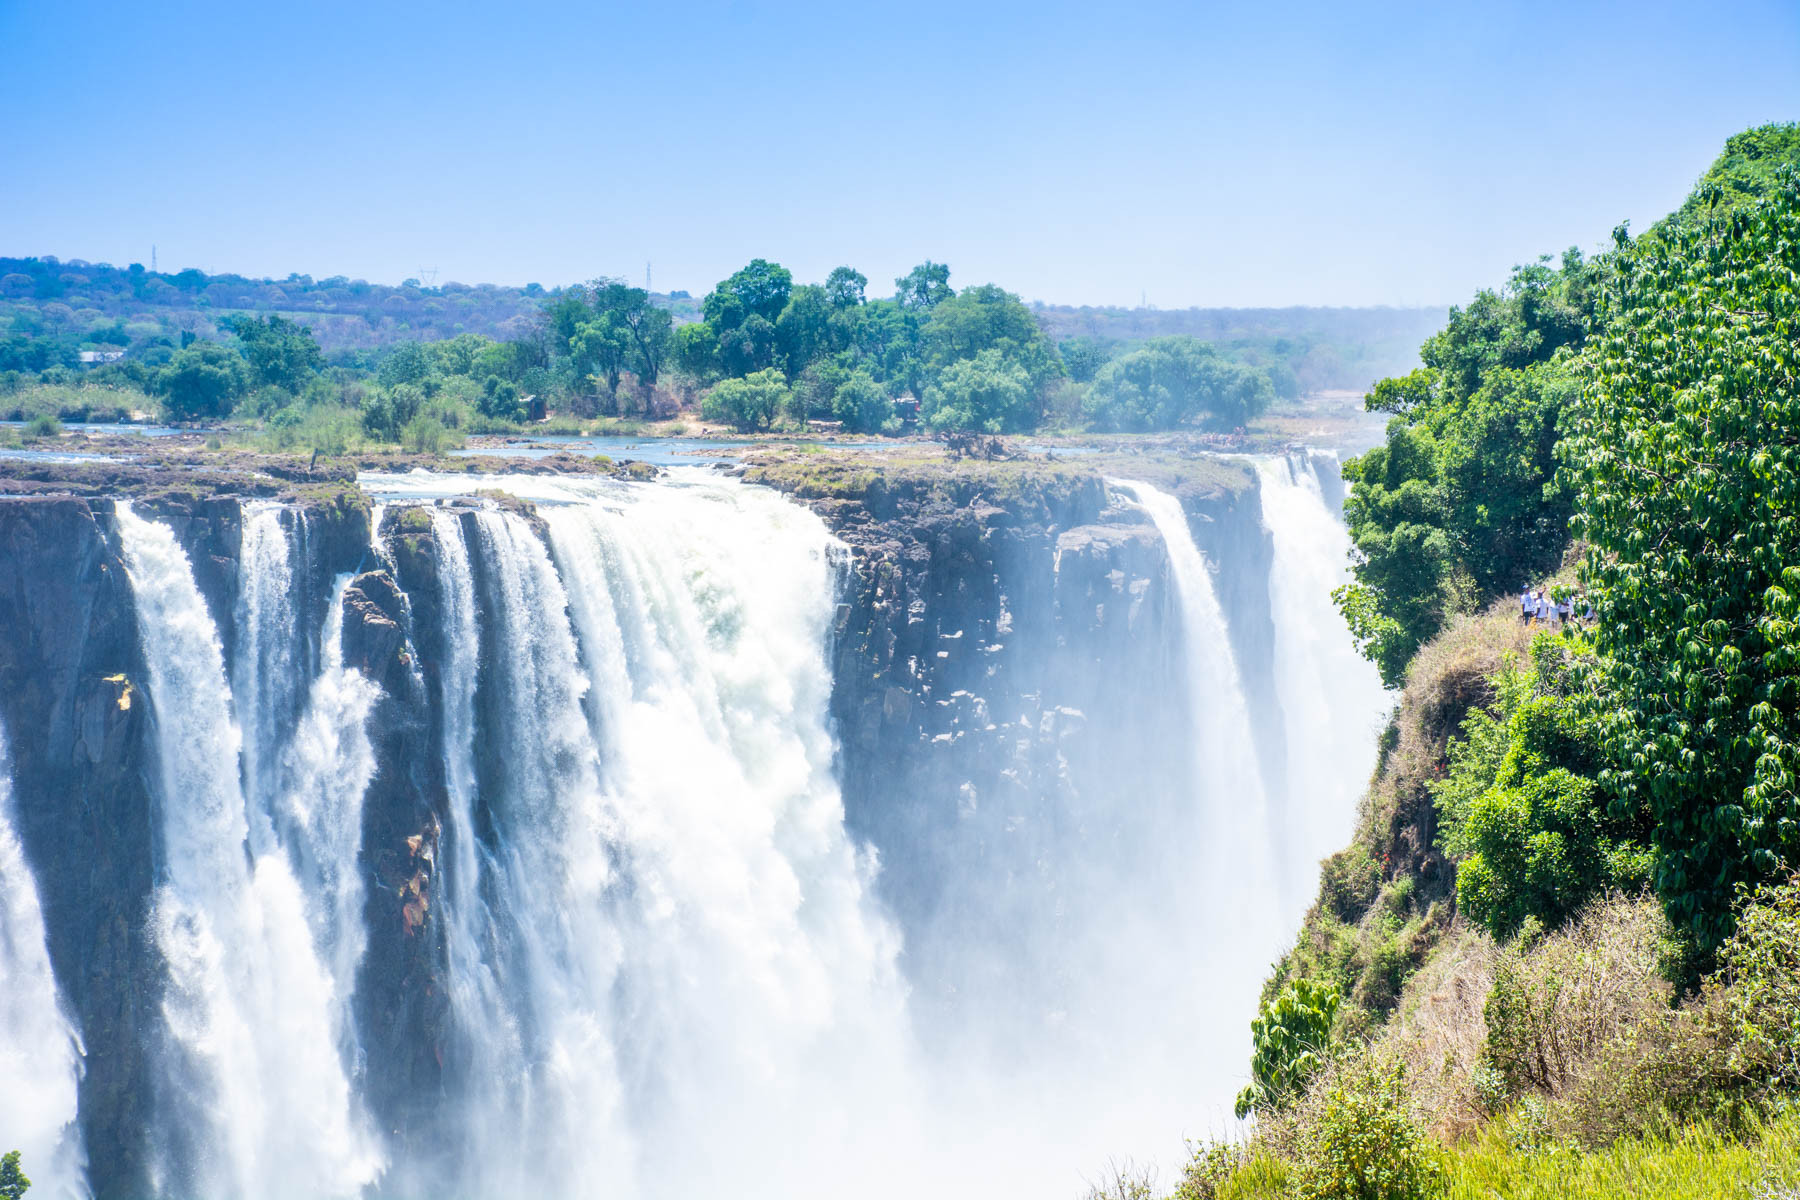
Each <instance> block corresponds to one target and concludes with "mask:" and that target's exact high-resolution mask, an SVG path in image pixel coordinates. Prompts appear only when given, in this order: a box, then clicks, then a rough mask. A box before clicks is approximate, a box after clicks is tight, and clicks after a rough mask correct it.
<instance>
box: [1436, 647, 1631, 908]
mask: <svg viewBox="0 0 1800 1200" xmlns="http://www.w3.org/2000/svg"><path fill="white" fill-rule="evenodd" d="M1531 659H1532V661H1531V664H1530V666H1529V667H1525V668H1520V667H1518V666H1517V665H1516V664H1515V663H1514V662H1513V661H1511V660H1508V661H1507V663H1506V664H1505V666H1504V667H1503V668H1502V669H1501V670H1500V672H1499V673H1498V674H1497V675H1496V676H1495V677H1494V678H1493V680H1492V683H1493V685H1494V688H1495V692H1496V699H1495V701H1494V703H1493V704H1492V705H1491V706H1489V707H1488V708H1487V709H1485V710H1484V709H1480V708H1476V709H1471V710H1470V712H1469V714H1468V716H1467V717H1465V718H1464V720H1463V726H1462V732H1463V736H1462V738H1461V739H1458V740H1453V741H1452V742H1451V743H1450V746H1449V751H1448V757H1449V763H1450V765H1449V770H1448V772H1447V773H1446V775H1445V777H1444V778H1443V779H1441V780H1439V781H1437V782H1435V783H1433V784H1432V785H1431V791H1432V798H1433V800H1434V802H1435V803H1436V805H1437V811H1438V838H1439V841H1440V843H1441V844H1442V846H1443V849H1444V852H1445V854H1446V855H1448V856H1449V857H1450V858H1451V859H1452V860H1455V861H1456V862H1457V869H1456V902H1457V909H1458V911H1459V912H1461V913H1462V914H1463V915H1464V916H1466V917H1468V918H1469V919H1470V920H1472V921H1474V922H1475V923H1476V924H1478V925H1481V926H1482V927H1483V928H1485V929H1487V930H1488V932H1490V933H1492V934H1493V935H1494V936H1495V937H1500V938H1506V937H1511V936H1512V935H1513V934H1515V933H1517V932H1518V930H1519V928H1520V927H1521V926H1522V925H1523V924H1524V923H1525V920H1526V918H1528V917H1536V918H1537V919H1538V920H1539V921H1541V922H1543V923H1544V924H1545V925H1547V926H1550V927H1555V926H1557V925H1560V924H1562V923H1563V922H1564V921H1565V920H1567V919H1568V918H1569V917H1571V916H1573V915H1574V914H1575V913H1576V912H1577V911H1579V910H1580V909H1581V908H1582V906H1584V905H1585V904H1586V903H1587V902H1588V901H1589V900H1591V899H1593V897H1594V896H1595V895H1597V894H1600V893H1604V892H1607V891H1612V890H1615V889H1616V890H1620V891H1637V890H1639V889H1641V888H1642V887H1643V886H1644V885H1645V884H1646V883H1648V882H1649V878H1650V861H1651V856H1650V850H1649V832H1650V831H1649V830H1648V829H1646V828H1645V827H1644V822H1643V820H1642V819H1641V817H1640V816H1639V815H1638V814H1635V813H1626V814H1624V815H1623V816H1622V817H1620V816H1614V815H1612V814H1610V813H1609V812H1608V809H1607V805H1606V801H1605V796H1604V795H1603V793H1602V790H1601V787H1600V772H1601V770H1602V768H1603V766H1604V758H1603V747H1602V742H1601V732H1600V725H1599V720H1598V718H1597V717H1596V716H1595V715H1594V712H1593V706H1592V705H1591V704H1589V703H1586V701H1587V700H1588V699H1589V696H1588V694H1587V681H1588V679H1589V677H1590V674H1591V667H1592V662H1593V655H1592V651H1591V649H1590V648H1588V647H1587V646H1586V644H1585V643H1582V642H1579V641H1576V640H1573V639H1570V638H1566V637H1553V636H1551V635H1549V634H1541V635H1539V637H1538V638H1537V639H1536V641H1534V642H1533V644H1532V649H1531Z"/></svg>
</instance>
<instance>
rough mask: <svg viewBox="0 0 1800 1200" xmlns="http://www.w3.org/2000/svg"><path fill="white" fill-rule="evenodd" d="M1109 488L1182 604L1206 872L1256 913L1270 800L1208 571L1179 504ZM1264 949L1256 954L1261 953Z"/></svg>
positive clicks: (1129, 486)
mask: <svg viewBox="0 0 1800 1200" xmlns="http://www.w3.org/2000/svg"><path fill="white" fill-rule="evenodd" d="M1109 482H1110V483H1111V484H1112V485H1113V486H1114V487H1117V488H1121V489H1123V490H1125V491H1127V492H1129V493H1131V495H1132V496H1133V497H1134V498H1135V499H1136V501H1137V503H1138V505H1139V507H1141V508H1142V509H1143V510H1144V512H1145V513H1146V514H1148V515H1149V517H1150V520H1151V522H1152V523H1153V524H1155V526H1156V531H1157V532H1158V533H1159V534H1161V535H1162V539H1163V546H1164V548H1165V550H1166V551H1167V553H1168V556H1169V568H1170V571H1171V574H1172V575H1173V577H1174V581H1175V591H1176V595H1177V596H1178V597H1179V599H1180V602H1181V626H1182V643H1183V648H1184V653H1185V655H1186V666H1187V677H1188V691H1189V708H1190V710H1191V711H1192V713H1193V720H1194V726H1193V735H1194V738H1193V753H1194V760H1195V784H1196V791H1197V794H1198V801H1199V803H1200V804H1202V805H1204V806H1205V810H1206V813H1207V845H1206V850H1205V854H1206V859H1205V861H1206V864H1207V867H1206V870H1207V872H1208V874H1209V875H1215V876H1216V877H1217V878H1220V879H1226V878H1228V879H1229V880H1230V881H1231V886H1232V891H1233V892H1235V893H1236V894H1237V895H1239V896H1246V895H1247V896H1255V897H1258V898H1259V900H1258V902H1257V903H1256V904H1254V905H1252V906H1251V907H1253V908H1255V909H1259V910H1260V909H1261V907H1262V899H1261V898H1265V897H1266V896H1267V894H1268V889H1269V887H1270V886H1271V884H1272V882H1273V879H1274V861H1273V856H1272V847H1271V839H1270V834H1271V829H1270V826H1269V812H1268V798H1267V795H1266V794H1265V789H1264V786H1263V780H1262V772H1261V770H1260V768H1259V767H1258V766H1257V762H1256V752H1255V742H1254V740H1253V739H1252V736H1251V732H1250V710H1249V705H1248V704H1247V702H1246V701H1245V697H1244V687H1243V681H1242V679H1241V677H1240V676H1239V674H1238V666H1237V660H1236V657H1235V656H1234V655H1233V653H1232V649H1231V635H1230V631H1229V630H1228V629H1227V628H1226V625H1225V613H1224V610H1223V609H1222V608H1221V607H1220V605H1219V598H1218V593H1217V591H1216V590H1215V589H1214V587H1213V577H1212V568H1211V566H1210V565H1209V564H1208V563H1207V561H1206V558H1205V556H1204V555H1203V554H1202V553H1201V552H1200V547H1199V546H1198V545H1197V544H1196V543H1195V541H1194V534H1193V531H1192V530H1191V529H1190V528H1189V527H1188V520H1187V514H1186V513H1185V512H1184V511H1183V510H1182V507H1181V501H1180V500H1178V499H1176V498H1175V497H1174V496H1172V495H1170V494H1169V493H1167V492H1164V491H1161V490H1159V489H1157V488H1155V487H1153V486H1151V485H1150V484H1148V483H1141V482H1137V481H1134V480H1111V481H1109ZM1240 929H1242V926H1241V925H1240ZM1267 944H1268V943H1266V942H1265V943H1264V944H1263V946H1262V947H1261V948H1259V951H1258V952H1259V953H1265V952H1266V947H1267Z"/></svg>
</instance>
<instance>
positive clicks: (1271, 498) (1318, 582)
mask: <svg viewBox="0 0 1800 1200" xmlns="http://www.w3.org/2000/svg"><path fill="white" fill-rule="evenodd" d="M1326 461H1327V462H1329V464H1330V465H1331V466H1332V467H1335V466H1336V460H1335V459H1328V460H1326ZM1255 462H1256V470H1257V473H1258V475H1259V476H1260V479H1261V483H1262V512H1263V525H1264V527H1265V528H1266V529H1267V530H1268V531H1269V534H1270V536H1271V539H1272V540H1273V542H1274V550H1275V554H1274V563H1273V565H1272V567H1271V569H1270V574H1269V599H1270V603H1271V604H1272V605H1273V607H1274V610H1275V611H1274V614H1273V615H1274V618H1275V678H1276V689H1277V692H1278V694H1279V695H1280V698H1281V711H1282V720H1283V723H1284V726H1285V732H1286V735H1287V748H1288V763H1287V794H1286V795H1285V796H1282V797H1280V798H1278V803H1277V811H1278V816H1277V819H1276V826H1277V828H1278V829H1279V831H1280V833H1279V837H1278V839H1277V841H1278V844H1279V846H1280V847H1281V853H1282V855H1283V856H1284V859H1285V868H1286V869H1285V870H1284V871H1283V872H1282V878H1283V880H1284V884H1285V886H1284V894H1283V896H1282V900H1281V911H1282V926H1281V927H1282V928H1283V929H1284V930H1285V929H1291V928H1293V927H1295V926H1297V925H1298V923H1299V921H1300V918H1301V916H1302V915H1304V913H1305V911H1306V906H1307V905H1308V904H1310V903H1311V902H1312V899H1313V893H1314V890H1315V889H1316V886H1317V879H1318V863H1319V860H1320V859H1321V858H1323V857H1324V856H1326V855H1328V854H1330V853H1332V852H1333V851H1335V850H1337V849H1338V848H1339V847H1341V846H1343V845H1344V844H1345V843H1346V842H1347V841H1349V839H1350V834H1351V832H1352V827H1353V825H1354V823H1355V819H1356V800H1357V797H1358V796H1359V795H1360V794H1361V792H1362V789H1363V787H1364V786H1365V785H1366V784H1367V782H1368V776H1369V772H1370V771H1371V770H1373V768H1374V762H1375V744H1376V735H1377V734H1378V733H1379V731H1380V726H1381V723H1382V722H1383V721H1384V720H1386V718H1387V714H1388V709H1389V708H1390V707H1391V700H1390V698H1389V696H1388V694H1387V692H1386V691H1385V690H1384V689H1383V688H1382V686H1381V676H1380V674H1379V673H1378V672H1377V671H1376V669H1375V666H1374V664H1372V663H1370V662H1369V661H1368V660H1367V659H1365V658H1364V657H1363V656H1362V655H1360V654H1358V653H1357V652H1356V647H1355V645H1354V643H1352V641H1351V640H1350V637H1349V634H1348V632H1347V631H1346V630H1345V628H1344V620H1343V617H1342V615H1341V614H1340V613H1339V612H1338V611H1337V607H1336V606H1335V605H1334V604H1333V603H1332V599H1331V593H1332V590H1333V589H1334V588H1336V587H1338V586H1339V585H1340V584H1343V583H1347V582H1349V578H1350V571H1349V550H1350V536H1349V533H1348V531H1347V530H1345V528H1344V526H1343V524H1342V523H1341V522H1340V521H1339V520H1338V519H1337V518H1336V516H1335V515H1334V514H1333V513H1332V511H1331V509H1330V507H1329V506H1328V505H1327V504H1326V502H1325V497H1324V494H1323V492H1322V491H1321V489H1320V486H1319V478H1318V475H1317V473H1316V469H1315V465H1314V462H1313V460H1312V456H1311V455H1310V454H1306V453H1300V454H1295V455H1291V456H1283V457H1279V458H1259V459H1257V460H1255Z"/></svg>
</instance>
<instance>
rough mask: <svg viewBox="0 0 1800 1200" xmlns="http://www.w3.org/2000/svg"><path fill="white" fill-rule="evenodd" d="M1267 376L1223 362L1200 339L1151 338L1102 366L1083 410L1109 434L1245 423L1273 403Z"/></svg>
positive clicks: (1231, 425) (1226, 427)
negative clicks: (1199, 425) (1194, 424)
mask: <svg viewBox="0 0 1800 1200" xmlns="http://www.w3.org/2000/svg"><path fill="white" fill-rule="evenodd" d="M1274 396H1275V393H1274V389H1273V388H1272V387H1271V386H1270V384H1269V377H1268V375H1267V374H1266V373H1265V372H1263V371H1261V370H1259V369H1257V368H1255V367H1249V366H1245V365H1243V364H1241V363H1234V362H1228V361H1226V360H1224V359H1222V358H1220V357H1219V356H1218V354H1217V352H1215V351H1214V350H1213V348H1212V347H1211V346H1209V345H1207V344H1206V343H1205V342H1202V341H1201V340H1199V339H1198V338H1193V337H1186V336H1176V337H1159V338H1151V339H1150V340H1149V341H1147V342H1145V343H1144V344H1143V345H1141V346H1138V347H1136V348H1135V349H1132V350H1130V351H1128V352H1126V353H1124V354H1122V355H1120V356H1119V357H1118V358H1115V359H1113V360H1112V361H1110V362H1108V363H1106V364H1105V365H1104V366H1101V367H1100V368H1099V369H1098V371H1097V373H1096V374H1095V375H1094V384H1093V387H1092V388H1090V389H1089V391H1088V396H1087V402H1086V404H1085V405H1084V409H1085V412H1086V415H1087V419H1088V421H1089V423H1090V424H1092V425H1094V426H1095V427H1096V428H1099V429H1108V430H1150V429H1174V428H1175V427H1176V426H1178V425H1183V424H1188V423H1190V422H1196V421H1199V422H1203V423H1205V424H1208V425H1213V426H1217V427H1221V428H1225V429H1232V428H1235V427H1237V426H1239V425H1242V424H1243V423H1244V422H1245V421H1247V420H1249V419H1250V418H1251V417H1253V416H1255V415H1257V414H1258V413H1260V412H1262V411H1263V410H1264V409H1266V408H1268V406H1269V402H1270V401H1271V400H1273V399H1274Z"/></svg>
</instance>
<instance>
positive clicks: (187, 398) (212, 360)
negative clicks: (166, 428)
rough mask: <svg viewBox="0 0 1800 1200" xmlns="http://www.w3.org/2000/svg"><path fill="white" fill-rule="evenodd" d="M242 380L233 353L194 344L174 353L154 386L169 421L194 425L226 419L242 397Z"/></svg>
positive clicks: (242, 370) (240, 362)
mask: <svg viewBox="0 0 1800 1200" xmlns="http://www.w3.org/2000/svg"><path fill="white" fill-rule="evenodd" d="M246 377H247V372H246V370H245V366H244V360H243V358H242V357H241V356H240V355H239V354H238V353H237V351H235V350H232V349H231V348H230V347H228V346H221V345H219V344H218V343H216V342H195V343H194V344H193V345H191V346H189V347H187V348H186V349H185V350H178V351H176V352H175V357H174V358H172V359H170V360H169V365H168V366H167V367H165V368H164V369H163V372H162V374H161V375H160V376H158V378H157V386H158V387H159V388H160V389H161V391H162V394H163V409H164V411H165V412H167V414H168V415H169V417H170V419H171V420H176V421H196V420H205V419H208V418H215V417H224V416H229V415H230V414H231V409H232V405H233V404H234V403H236V401H237V398H238V397H239V396H241V395H243V393H244V387H245V383H246Z"/></svg>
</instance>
